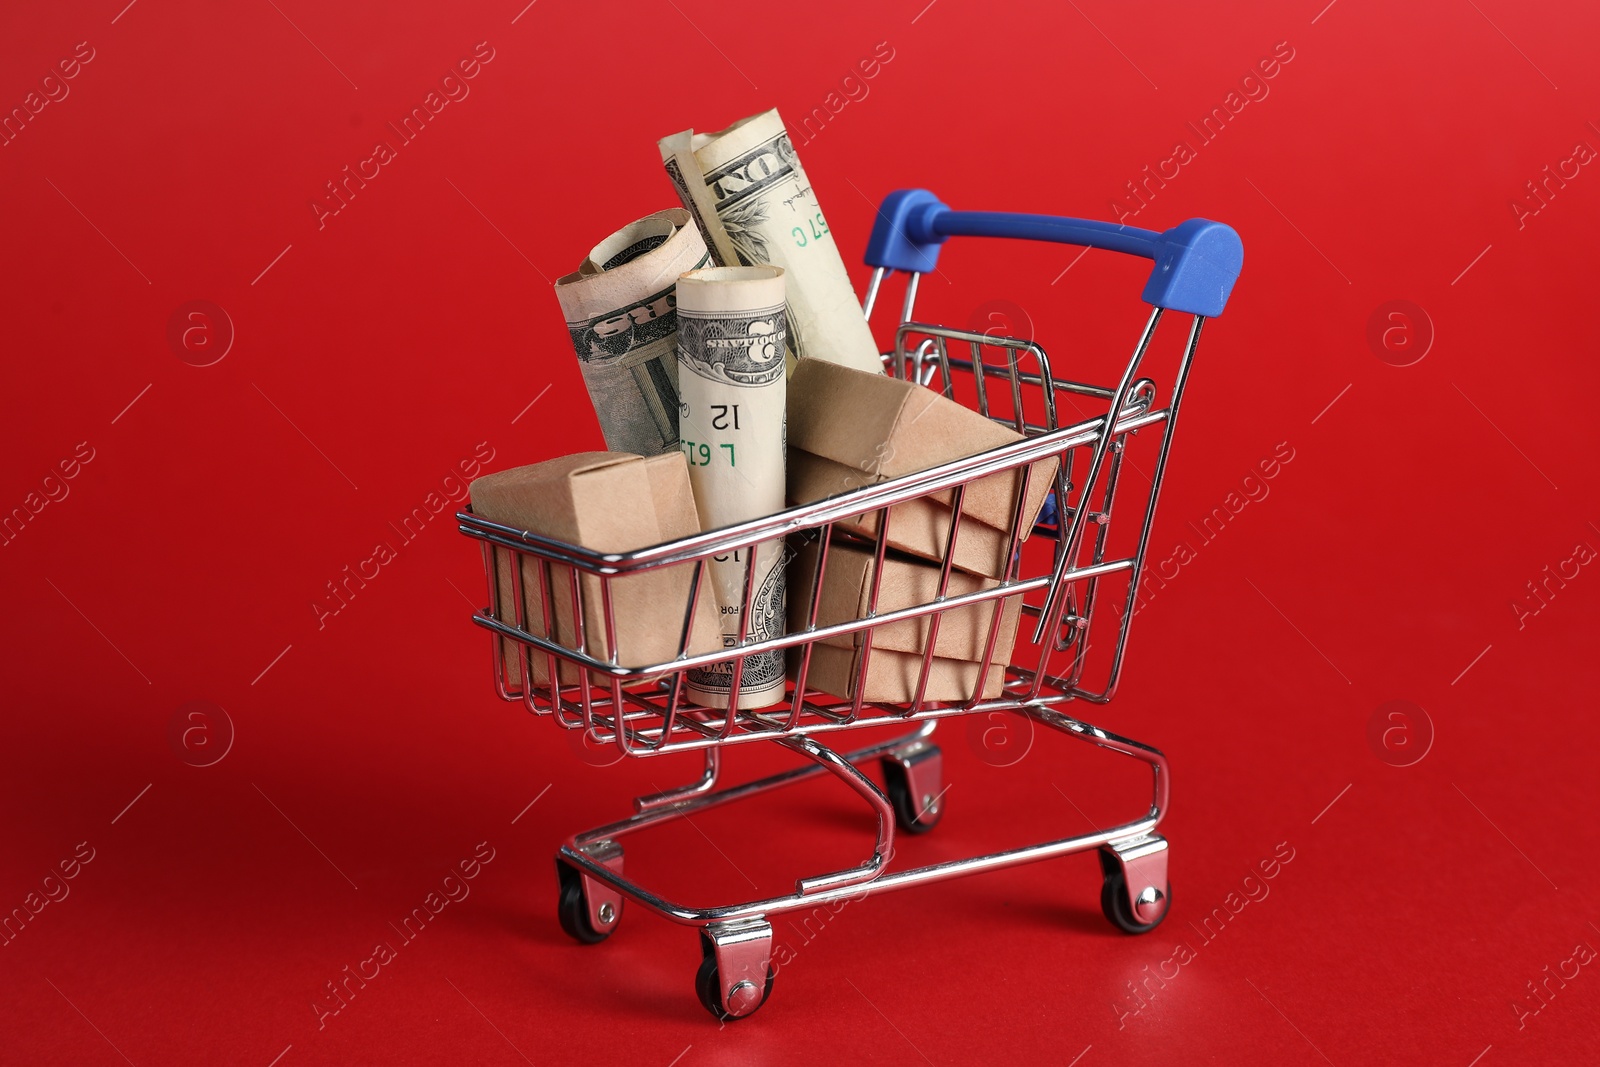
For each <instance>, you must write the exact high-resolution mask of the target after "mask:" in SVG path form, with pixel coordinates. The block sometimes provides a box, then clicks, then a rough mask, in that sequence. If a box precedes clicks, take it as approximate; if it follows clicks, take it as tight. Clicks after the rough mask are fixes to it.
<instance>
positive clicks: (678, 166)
mask: <svg viewBox="0 0 1600 1067" xmlns="http://www.w3.org/2000/svg"><path fill="white" fill-rule="evenodd" d="M657 147H659V148H660V150H661V159H662V163H663V164H664V165H665V166H666V169H667V176H668V177H669V178H671V179H672V184H673V185H674V186H675V187H676V188H677V190H678V198H679V199H680V200H682V201H683V206H684V207H685V208H687V209H688V210H689V211H690V212H691V213H692V214H693V216H694V219H695V223H696V225H697V226H699V228H700V231H701V235H702V237H703V238H704V239H705V242H706V244H707V246H708V247H709V248H710V249H711V253H712V255H713V256H714V257H715V258H716V260H717V261H718V262H719V263H721V264H722V265H723V266H733V265H736V264H745V265H754V264H761V263H770V264H772V265H773V266H777V267H782V268H783V270H784V272H785V285H786V287H787V290H788V308H787V311H788V316H787V317H788V324H789V341H788V347H789V351H790V353H791V354H792V355H793V356H794V357H795V358H797V359H806V358H810V359H824V360H827V361H828V362H830V363H842V364H844V365H845V366H847V367H855V368H856V369H857V370H865V371H875V372H878V373H882V371H883V362H882V360H881V359H880V358H879V355H878V347H877V344H876V342H874V341H873V339H872V330H871V329H870V328H869V327H868V326H867V320H866V317H865V316H864V315H862V314H861V305H860V304H859V303H857V301H856V295H855V291H854V290H853V289H851V287H850V275H849V274H848V273H847V272H846V271H845V267H844V260H842V259H841V258H840V257H839V248H838V245H836V244H835V243H834V240H833V235H832V234H831V233H830V232H829V230H828V222H827V220H826V219H825V218H824V217H823V215H822V208H821V207H820V206H819V205H818V203H817V196H816V193H815V192H813V191H812V188H811V182H810V181H809V180H808V179H807V178H806V172H805V170H804V169H803V168H802V167H801V166H800V158H799V156H797V155H796V154H795V150H794V145H793V144H791V143H790V141H789V133H788V131H787V130H785V129H784V126H783V119H781V118H779V116H778V112H777V111H776V110H772V111H764V112H762V113H761V114H759V115H752V116H751V117H749V118H747V119H743V120H741V121H739V122H736V123H734V124H733V125H732V126H729V127H728V128H727V129H725V130H722V131H721V132H719V133H702V134H697V133H695V132H694V131H693V130H685V131H683V132H682V133H676V134H673V135H672V136H670V137H664V138H662V139H661V141H660V142H658V145H657Z"/></svg>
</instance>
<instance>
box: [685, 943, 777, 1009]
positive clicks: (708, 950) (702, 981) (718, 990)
mask: <svg viewBox="0 0 1600 1067" xmlns="http://www.w3.org/2000/svg"><path fill="white" fill-rule="evenodd" d="M700 948H701V952H702V953H704V955H703V957H702V958H701V960H700V970H698V971H697V972H695V976H694V991H695V995H696V996H698V997H699V998H700V1003H701V1004H703V1005H704V1006H705V1009H706V1011H709V1012H710V1013H711V1015H712V1017H713V1018H715V1019H716V1020H717V1021H718V1022H724V1023H731V1022H738V1021H739V1020H740V1019H748V1018H749V1017H750V1016H752V1015H754V1014H755V1013H756V1009H758V1008H760V1007H761V1005H763V1004H765V1003H766V1002H767V998H768V997H770V996H771V995H772V980H773V979H774V978H776V977H778V972H777V971H774V970H773V969H772V965H771V964H770V963H769V964H767V984H766V986H765V987H764V988H763V989H762V990H761V999H760V1000H758V1001H756V1003H755V1005H754V1006H752V1007H748V1008H746V1009H745V1010H744V1012H743V1013H742V1014H740V1015H735V1014H733V1013H732V1012H730V1011H729V1010H728V1006H727V1005H726V1004H724V1003H723V1002H722V975H721V974H720V973H719V972H718V970H717V954H716V951H715V950H714V949H713V948H712V946H711V945H710V944H709V943H708V942H707V941H706V940H705V939H704V938H701V944H700ZM745 988H746V989H749V990H750V993H751V995H754V992H755V991H754V989H753V988H752V987H750V986H749V985H745Z"/></svg>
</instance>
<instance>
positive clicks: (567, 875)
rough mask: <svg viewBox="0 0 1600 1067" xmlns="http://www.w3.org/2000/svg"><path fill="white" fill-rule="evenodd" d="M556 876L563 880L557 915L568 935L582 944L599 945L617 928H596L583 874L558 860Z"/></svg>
mask: <svg viewBox="0 0 1600 1067" xmlns="http://www.w3.org/2000/svg"><path fill="white" fill-rule="evenodd" d="M556 877H557V878H558V879H560V882H561V895H560V899H559V900H558V901H557V902H556V916H557V917H558V918H559V919H560V920H561V929H563V930H565V931H566V932H567V936H568V937H570V938H572V939H573V940H574V941H576V942H578V943H579V944H582V945H598V944H599V943H600V942H602V941H604V940H605V939H606V938H608V937H610V936H611V931H612V930H615V929H616V924H615V922H613V924H612V926H611V927H610V929H606V930H596V929H595V928H594V924H593V923H592V922H590V921H589V902H588V901H587V900H586V899H584V895H583V875H582V874H580V873H579V872H578V871H577V870H576V869H575V868H573V867H572V866H570V865H569V864H566V863H562V862H561V861H560V860H556Z"/></svg>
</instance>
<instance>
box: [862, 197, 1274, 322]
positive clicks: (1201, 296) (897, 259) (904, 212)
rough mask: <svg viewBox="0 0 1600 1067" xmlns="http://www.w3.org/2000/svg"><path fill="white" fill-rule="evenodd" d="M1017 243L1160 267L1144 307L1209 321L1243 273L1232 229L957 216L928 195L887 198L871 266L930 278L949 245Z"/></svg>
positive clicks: (876, 226)
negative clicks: (964, 240) (1077, 248)
mask: <svg viewBox="0 0 1600 1067" xmlns="http://www.w3.org/2000/svg"><path fill="white" fill-rule="evenodd" d="M956 236H962V237H1016V238H1020V239H1021V240H1024V241H1054V242H1056V243H1058V244H1069V245H1084V246H1087V247H1089V248H1104V249H1108V250H1110V251H1112V252H1126V253H1128V254H1129V255H1133V256H1143V257H1144V258H1145V259H1150V260H1154V261H1155V266H1154V268H1153V269H1152V270H1151V271H1150V280H1149V281H1148V282H1146V283H1145V287H1144V293H1143V298H1144V301H1145V303H1147V304H1152V305H1154V306H1155V307H1161V308H1170V309H1171V310H1173V311H1182V312H1186V313H1188V314H1190V315H1204V316H1206V317H1208V318H1210V317H1214V316H1217V315H1220V314H1222V309H1223V308H1224V307H1226V306H1227V303H1228V294H1229V293H1231V292H1233V283H1234V282H1235V281H1237V280H1238V278H1239V269H1240V267H1242V266H1243V265H1244V245H1243V244H1242V243H1241V242H1240V240H1239V235H1238V234H1237V233H1235V232H1234V231H1233V228H1232V227H1231V226H1224V225H1223V224H1222V223H1220V222H1211V221H1209V220H1207V219H1190V220H1189V221H1188V222H1184V223H1181V224H1179V225H1177V226H1174V227H1173V228H1172V229H1170V230H1167V231H1165V232H1164V233H1157V232H1155V231H1154V230H1141V229H1138V228H1136V227H1133V226H1119V225H1116V224H1115V223H1110V222H1095V221H1092V220H1090V219H1071V218H1059V217H1057V216H1054V215H1014V214H1008V213H1005V212H998V211H951V210H950V208H948V207H946V206H945V205H944V204H943V203H941V202H940V201H939V198H938V197H936V196H934V195H933V194H932V193H930V192H928V191H927V190H926V189H900V190H897V191H895V192H892V193H890V194H889V195H888V196H887V197H885V198H884V201H883V207H881V208H879V209H878V218H877V221H875V222H874V223H873V226H872V238H871V239H870V240H869V241H868V242H867V256H866V259H867V264H868V266H872V267H885V268H888V269H891V270H903V271H914V272H917V273H924V274H925V273H927V272H929V271H931V270H933V269H934V267H935V266H937V265H938V261H939V246H940V245H942V244H944V240H945V238H946V237H956Z"/></svg>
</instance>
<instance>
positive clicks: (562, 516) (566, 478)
mask: <svg viewBox="0 0 1600 1067" xmlns="http://www.w3.org/2000/svg"><path fill="white" fill-rule="evenodd" d="M650 475H651V469H650V468H649V467H648V466H647V464H646V463H645V461H644V460H643V459H641V458H640V457H639V456H635V455H632V454H630V453H626V452H579V453H576V454H574V455H570V456H562V457H560V458H559V459H552V460H547V461H545V462H543V463H535V464H532V465H530V466H526V467H516V468H514V469H512V470H507V471H500V472H498V473H495V474H488V475H485V476H483V477H482V478H478V479H476V480H475V481H473V483H472V486H471V494H472V504H473V510H474V511H475V512H477V513H478V514H479V515H482V516H483V517H484V518H486V519H488V520H489V521H491V522H498V523H501V524H502V525H506V526H515V527H517V528H519V529H523V530H527V531H530V532H532V533H537V534H542V535H543V536H545V537H553V538H556V539H557V540H562V541H567V542H569V543H571V544H575V545H578V546H580V547H583V548H587V549H590V550H591V551H594V552H631V551H633V550H634V549H637V548H646V547H648V546H650V545H654V544H658V543H660V542H661V541H663V540H665V539H666V538H665V537H664V536H663V535H662V533H661V530H660V527H659V525H658V524H657V519H656V512H655V509H654V508H651V509H645V508H638V507H632V508H630V507H622V506H619V501H644V500H654V499H655V495H656V492H655V490H654V487H653V485H652V480H651V477H650Z"/></svg>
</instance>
